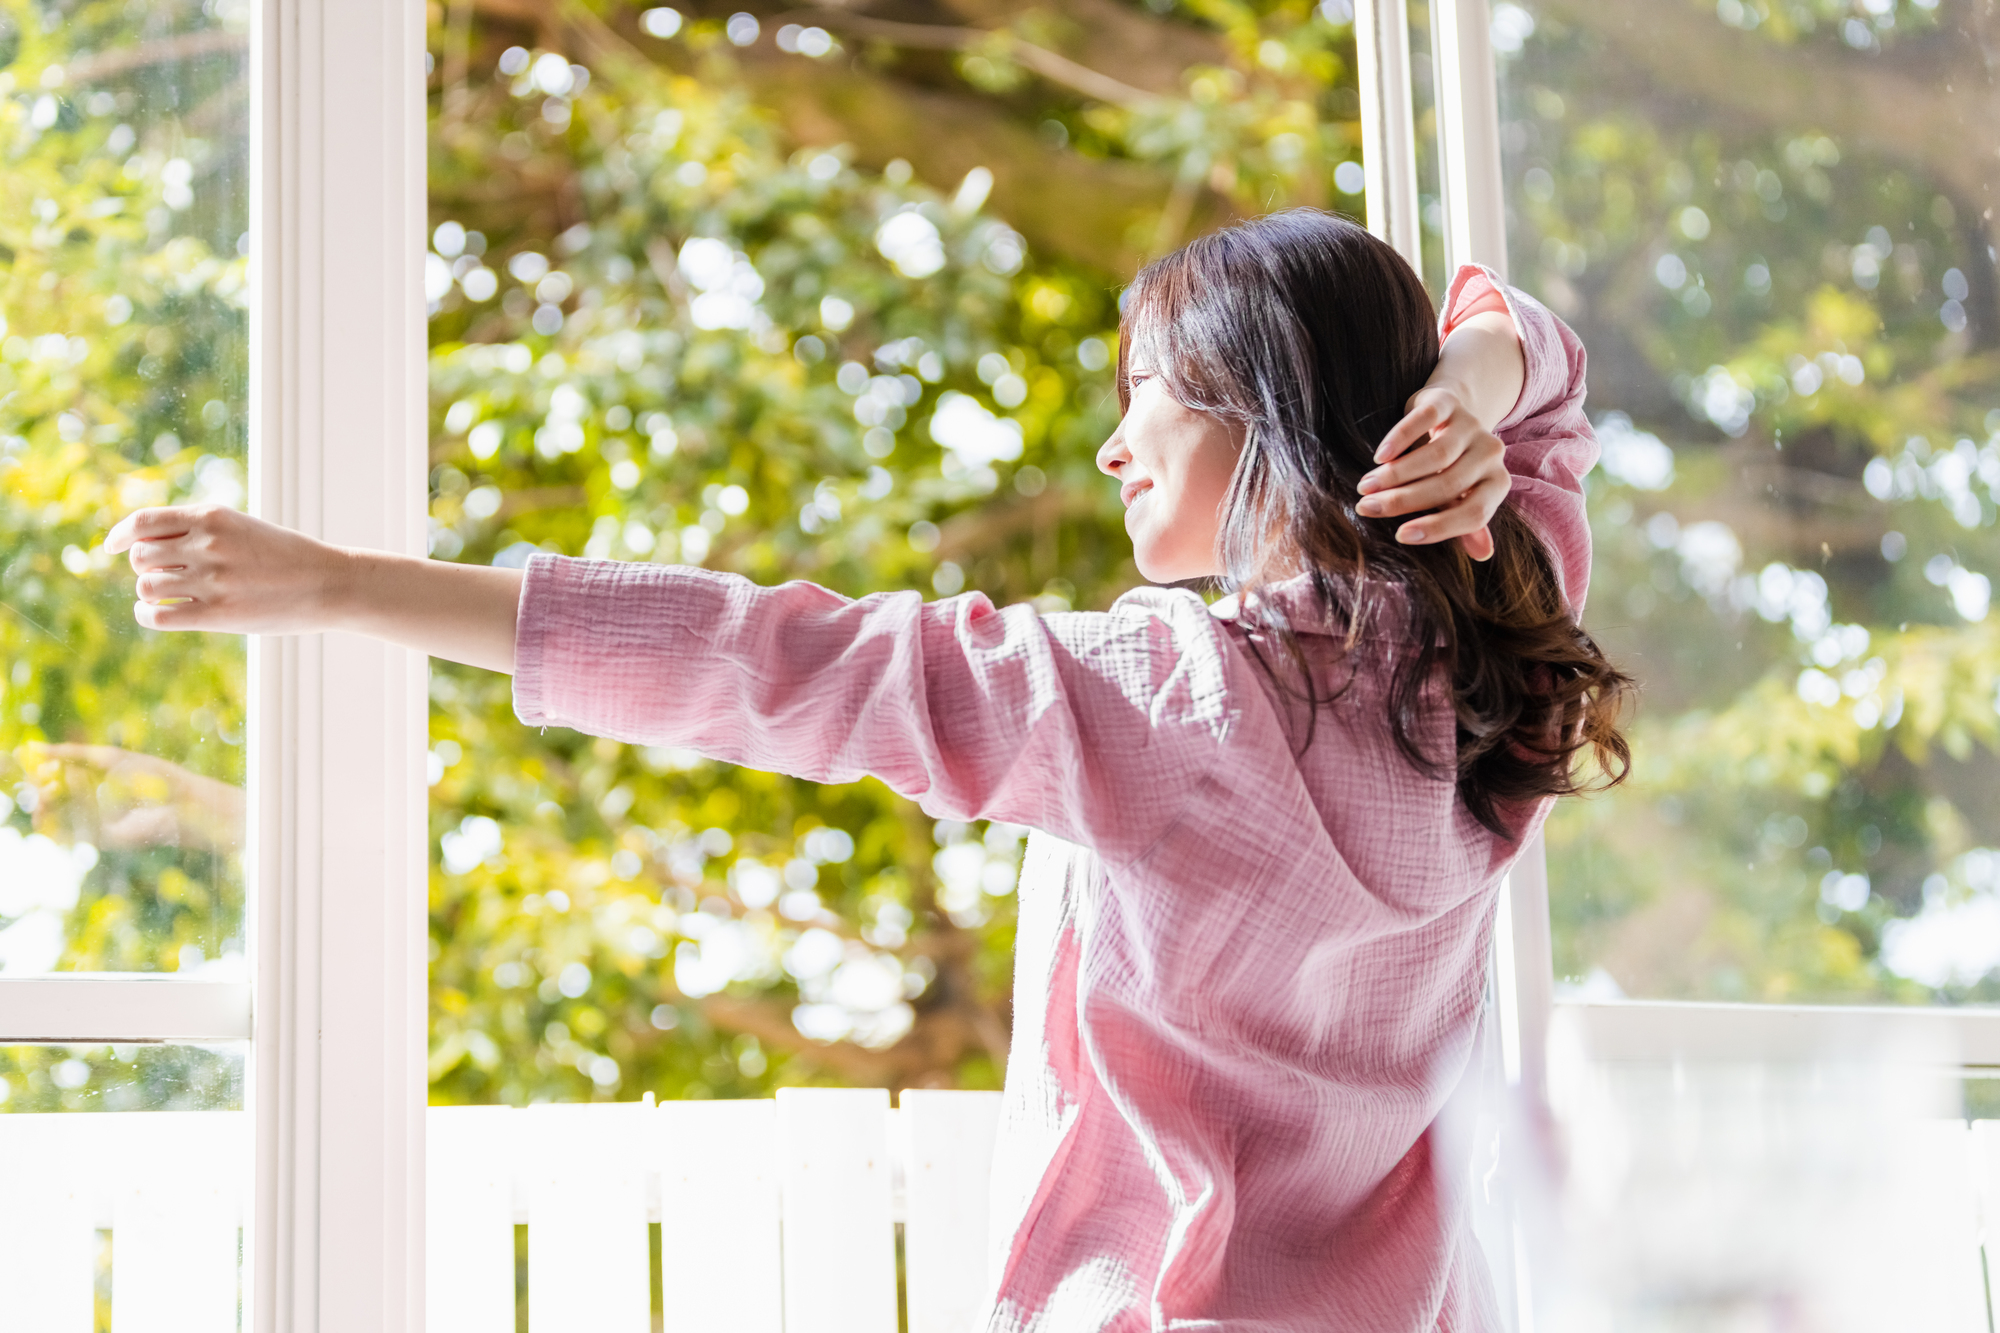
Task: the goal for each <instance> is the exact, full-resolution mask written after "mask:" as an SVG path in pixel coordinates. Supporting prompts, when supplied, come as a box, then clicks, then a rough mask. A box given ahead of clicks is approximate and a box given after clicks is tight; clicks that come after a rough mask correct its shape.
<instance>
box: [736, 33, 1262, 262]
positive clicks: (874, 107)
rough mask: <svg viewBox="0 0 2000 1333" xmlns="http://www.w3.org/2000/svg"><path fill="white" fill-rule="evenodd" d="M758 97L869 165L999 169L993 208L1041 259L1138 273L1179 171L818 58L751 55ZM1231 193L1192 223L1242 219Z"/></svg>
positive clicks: (799, 139)
mask: <svg viewBox="0 0 2000 1333" xmlns="http://www.w3.org/2000/svg"><path fill="white" fill-rule="evenodd" d="M745 55H746V57H747V58H746V59H745V60H744V65H743V68H744V73H745V75H746V76H747V78H748V79H749V81H750V84H751V87H752V90H753V92H754V94H755V96H756V99H757V101H758V102H759V103H761V104H762V105H764V106H766V107H769V108H771V109H772V110H773V111H774V112H776V113H777V115H778V116H779V118H780V119H781V120H782V121H783V123H784V125H785V127H786V130H787V132H788V134H789V136H790V137H791V139H792V140H793V141H794V142H796V143H800V144H813V145H825V146H832V145H834V144H840V143H849V144H853V145H855V147H856V148H857V149H858V150H859V154H860V156H861V158H862V159H863V161H864V164H866V165H872V166H878V167H879V166H880V165H881V164H882V163H885V162H887V161H889V160H890V159H891V158H897V157H900V158H903V159H905V160H906V161H908V162H909V163H910V164H911V166H913V167H914V168H915V169H916V171H917V173H918V174H919V175H920V176H922V178H923V179H925V180H927V181H930V182H932V183H934V184H940V185H948V184H950V183H952V182H955V181H957V180H959V179H960V178H962V177H963V176H964V175H965V173H966V172H968V171H970V170H971V169H972V168H974V167H979V166H983V167H985V168H987V169H988V170H990V171H991V172H992V173H993V194H992V200H993V203H992V209H993V211H994V213H995V214H997V215H998V216H1000V217H1003V218H1005V219H1006V220H1007V221H1008V222H1009V223H1011V224H1012V225H1013V226H1014V227H1016V228H1017V229H1019V230H1020V232H1021V233H1022V234H1023V235H1024V236H1026V237H1027V238H1028V241H1029V243H1030V244H1032V245H1033V246H1034V247H1035V249H1036V250H1037V251H1039V252H1041V253H1043V254H1053V255H1060V256H1062V257H1064V258H1067V259H1071V260H1075V261H1077V262H1080V263H1083V264H1088V265H1090V266H1091V267H1093V268H1097V269H1099V270H1102V271H1105V272H1109V273H1130V272H1132V271H1133V270H1134V269H1135V268H1137V267H1138V265H1139V264H1140V263H1142V262H1143V261H1144V260H1145V258H1146V257H1147V247H1148V245H1149V243H1150V241H1151V239H1152V236H1153V230H1154V226H1155V222H1156V219H1157V218H1158V215H1159V212H1160V209H1161V208H1162V207H1164V206H1165V204H1166V202H1167V199H1168V196H1169V194H1170V192H1171V191H1172V189H1173V177H1172V176H1171V174H1169V173H1167V172H1165V171H1162V170H1159V169H1158V168H1155V167H1151V166H1147V165H1143V164H1141V163H1137V162H1125V161H1117V160H1109V159H1101V158H1091V157H1085V156H1084V155H1083V154H1081V153H1072V152H1052V151H1050V149H1049V147H1048V145H1046V144H1044V143H1043V142H1042V141H1041V140H1040V139H1038V138H1037V137H1036V136H1035V134H1034V132H1033V131H1031V130H1029V129H1028V128H1027V127H1026V126H1023V125H1021V124H1018V123H1017V122H1015V121H1014V120H1012V119H1010V118H1009V117H1007V116H1006V115H1005V114H1004V113H1003V112H1001V111H1000V110H998V109H997V108H996V107H994V106H993V105H992V104H991V103H989V102H987V101H985V100H984V99H981V98H976V97H965V96H955V95H952V94H949V93H940V92H931V91H927V90H923V89H918V88H915V87H911V86H909V85H906V84H902V83H899V82H896V81H894V80H891V79H887V78H884V77H882V76H880V75H875V74H870V73H867V72H865V71H863V70H861V69H859V68H848V69H840V68H829V67H827V66H824V65H821V64H819V63H817V62H813V61H806V60H801V59H798V58H796V57H790V56H779V55H777V54H776V53H775V52H773V53H771V54H770V55H768V56H766V55H764V54H763V53H761V52H759V53H755V54H752V53H750V52H746V53H745ZM1236 216H1238V214H1237V210H1236V208H1235V206H1234V204H1233V203H1231V202H1230V201H1229V200H1227V199H1225V198H1223V197H1221V196H1219V195H1216V194H1215V193H1214V192H1213V191H1209V190H1204V191H1202V192H1201V197H1200V200H1199V202H1198V203H1197V205H1196V207H1195V210H1194V218H1193V220H1192V223H1191V225H1192V226H1194V227H1196V228H1200V229H1206V228H1208V227H1210V226H1214V225H1217V224H1219V223H1222V222H1226V221H1230V220H1232V219H1234V218H1235V217H1236Z"/></svg>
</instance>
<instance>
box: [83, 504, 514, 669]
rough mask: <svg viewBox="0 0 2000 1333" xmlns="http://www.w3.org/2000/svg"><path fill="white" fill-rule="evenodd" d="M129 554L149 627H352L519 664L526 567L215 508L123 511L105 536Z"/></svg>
mask: <svg viewBox="0 0 2000 1333" xmlns="http://www.w3.org/2000/svg"><path fill="white" fill-rule="evenodd" d="M104 547H105V549H106V550H108V551H113V552H117V551H127V550H129V551H130V552H131V561H132V568H133V569H135V570H137V571H138V574H139V601H138V604H137V605H136V606H134V607H133V608H132V614H133V615H134V616H135V617H137V618H138V621H139V623H140V624H141V625H144V626H145V627H146V628H147V629H200V630H214V631H217V632H220V633H223V634H317V633H319V632H321V631H322V630H346V631H348V632H350V633H354V634H366V635H368V636H369V637H371V638H376V639H385V640H387V641H388V642H390V643H399V644H402V645H403V646H404V647H406V648H414V649H416V650H417V651H418V652H421V653H428V654H429V655H431V656H432V657H443V658H448V659H450V660H451V661H453V662H464V663H467V664H468V665H471V666H478V667H485V668H487V669H488V670H490V671H509V672H511V671H512V670H513V669H514V632H515V621H516V617H517V615H518V613H519V607H520V601H521V580H522V575H521V571H520V570H518V569H493V568H490V567H488V566H485V565H456V564H451V563H449V562H447V561H443V560H425V559H421V558H418V557H414V556H404V555H391V554H390V553H388V552H386V551H369V550H363V549H361V548H359V547H347V546H330V545H328V544H327V543H326V542H322V541H315V540H314V539H312V538H311V537H308V536H305V535H304V534H302V533H297V532H293V531H292V530H291V529H289V528H281V527H279V526H278V525H277V524H275V523H266V522H265V521H264V520H262V519H260V518H252V517H250V516H249V515H248V514H240V513H238V512H237V511H235V510H234V509H224V508H222V507H220V506H218V505H175V506H172V507H169V508H165V509H140V510H135V511H134V512H132V513H130V514H127V515H126V516H125V518H124V519H123V520H122V521H121V522H120V523H119V524H118V526H117V527H115V528H113V529H111V532H110V534H109V535H108V536H106V537H105V539H104Z"/></svg>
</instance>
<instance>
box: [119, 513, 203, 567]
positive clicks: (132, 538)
mask: <svg viewBox="0 0 2000 1333" xmlns="http://www.w3.org/2000/svg"><path fill="white" fill-rule="evenodd" d="M202 513H203V507H202V506H199V505H161V506H156V507H154V508H152V509H135V510H133V511H132V512H131V513H129V514H127V515H125V517H123V518H121V519H119V520H118V522H117V523H116V524H115V525H114V526H113V527H112V529H111V531H109V532H107V533H105V534H104V549H105V550H107V551H109V552H111V553H112V554H113V555H116V554H118V552H120V551H123V550H125V549H127V548H128V547H130V546H131V545H132V544H133V543H134V542H139V541H164V540H167V539H169V538H173V537H185V536H186V535H187V534H188V533H189V532H190V531H192V530H193V529H194V526H195V524H196V522H197V521H198V520H199V518H200V516H201V514H202Z"/></svg>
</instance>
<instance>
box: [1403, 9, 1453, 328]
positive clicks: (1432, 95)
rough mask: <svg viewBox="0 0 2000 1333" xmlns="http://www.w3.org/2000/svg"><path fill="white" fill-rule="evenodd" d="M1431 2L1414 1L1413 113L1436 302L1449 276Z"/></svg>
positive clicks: (1428, 268) (1426, 254) (1429, 277)
mask: <svg viewBox="0 0 2000 1333" xmlns="http://www.w3.org/2000/svg"><path fill="white" fill-rule="evenodd" d="M1431 9H1432V6H1431V4H1430V0H1411V3H1410V6H1409V14H1410V114H1411V116H1412V118H1413V119H1412V127H1411V128H1412V129H1413V131H1414V134H1413V136H1412V137H1413V138H1414V140H1415V142H1416V147H1417V217H1418V220H1419V222H1420V224H1421V226H1420V228H1419V232H1420V235H1421V237H1422V245H1423V270H1424V271H1423V274H1422V277H1423V280H1424V286H1426V287H1428V288H1430V291H1431V299H1432V300H1434V301H1438V300H1442V299H1444V288H1445V283H1446V281H1447V280H1448V279H1449V278H1450V275H1449V274H1448V273H1446V272H1445V253H1444V145H1443V142H1442V141H1441V139H1440V138H1439V134H1438V128H1439V127H1438V102H1437V55H1436V50H1437V41H1436V38H1437V29H1436V25H1435V24H1434V23H1433V22H1432V14H1431Z"/></svg>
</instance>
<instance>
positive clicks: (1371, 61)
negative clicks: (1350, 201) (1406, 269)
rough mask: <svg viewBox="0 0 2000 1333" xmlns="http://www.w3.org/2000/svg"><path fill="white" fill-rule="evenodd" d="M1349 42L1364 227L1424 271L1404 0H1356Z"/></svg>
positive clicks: (1407, 6) (1406, 4)
mask: <svg viewBox="0 0 2000 1333" xmlns="http://www.w3.org/2000/svg"><path fill="white" fill-rule="evenodd" d="M1354 47H1355V55H1356V58H1357V64H1358V65H1359V70H1358V73H1359V75H1360V83H1361V165H1362V168H1363V171H1364V172H1365V175H1366V182H1367V183H1366V186H1365V189H1366V197H1367V201H1368V230H1369V231H1371V232H1373V233H1374V234H1375V235H1377V236H1379V237H1381V238H1382V239H1383V240H1385V241H1387V242H1388V243H1389V244H1390V245H1392V246H1394V247H1395V248H1396V252H1397V253H1398V254H1400V255H1402V256H1403V258H1404V259H1406V260H1408V261H1409V264H1410V267H1411V268H1413V269H1415V270H1416V271H1417V272H1418V273H1422V272H1423V271H1424V257H1423V219H1422V215H1421V213H1420V211H1419V207H1418V203H1417V137H1416V126H1415V113H1414V108H1413V104H1412V102H1411V100H1410V10H1409V0H1358V3H1357V4H1356V5H1355V7H1354Z"/></svg>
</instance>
